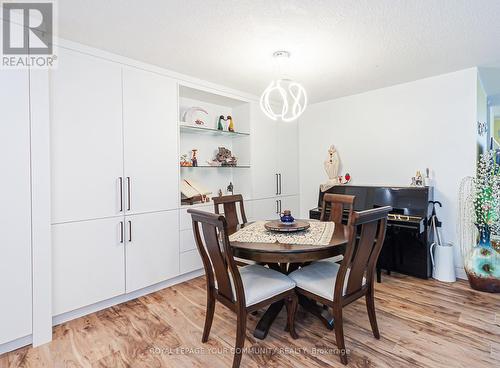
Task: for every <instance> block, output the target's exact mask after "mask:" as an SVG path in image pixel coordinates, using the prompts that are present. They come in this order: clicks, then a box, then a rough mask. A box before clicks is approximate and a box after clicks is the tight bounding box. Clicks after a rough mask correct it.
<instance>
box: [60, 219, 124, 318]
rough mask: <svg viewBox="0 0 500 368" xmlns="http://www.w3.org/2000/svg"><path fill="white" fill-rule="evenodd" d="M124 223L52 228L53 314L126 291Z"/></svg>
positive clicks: (112, 221) (110, 221)
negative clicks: (122, 230)
mask: <svg viewBox="0 0 500 368" xmlns="http://www.w3.org/2000/svg"><path fill="white" fill-rule="evenodd" d="M123 221H124V219H123V217H115V218H108V219H101V220H93V221H81V222H72V223H67V224H58V225H52V278H53V279H52V286H53V315H58V314H61V313H64V312H68V311H71V310H74V309H77V308H80V307H83V306H86V305H89V304H93V303H96V302H99V301H101V300H105V299H109V298H112V297H114V296H117V295H120V294H123V293H124V292H125V268H124V264H125V249H124V247H125V244H124V243H122V242H121V241H122V232H121V225H122V223H123ZM123 240H124V239H123Z"/></svg>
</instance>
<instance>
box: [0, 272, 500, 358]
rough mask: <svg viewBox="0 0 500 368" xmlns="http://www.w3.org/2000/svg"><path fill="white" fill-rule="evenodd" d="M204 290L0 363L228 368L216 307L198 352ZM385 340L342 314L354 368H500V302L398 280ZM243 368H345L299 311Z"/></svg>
mask: <svg viewBox="0 0 500 368" xmlns="http://www.w3.org/2000/svg"><path fill="white" fill-rule="evenodd" d="M204 287H205V281H204V278H197V279H194V280H191V281H188V282H185V283H183V284H180V285H177V286H174V287H170V288H168V289H164V290H162V291H159V292H157V293H154V294H150V295H147V296H145V297H142V298H139V299H136V300H133V301H130V302H127V303H124V304H121V305H118V306H116V307H112V308H108V309H106V310H103V311H100V312H97V313H94V314H91V315H89V316H86V317H82V318H79V319H76V320H73V321H70V322H68V323H64V324H62V325H59V326H56V327H54V340H53V341H52V342H51V343H50V344H46V345H44V346H41V347H38V348H29V347H27V348H22V349H19V350H16V351H14V352H11V353H8V354H4V355H2V356H0V367H204V368H206V367H230V366H231V362H232V354H231V352H230V350H231V348H232V347H233V346H234V338H235V326H236V318H235V315H234V314H233V313H231V312H230V311H229V310H227V309H226V308H225V307H223V306H221V305H220V304H217V307H216V311H215V317H214V323H213V326H212V332H211V334H210V339H209V341H208V343H207V344H202V343H201V334H202V329H203V322H204V316H205V288H204ZM375 296H376V301H375V304H376V309H377V317H378V323H379V328H380V333H381V339H380V340H375V339H374V338H373V335H372V333H371V330H370V324H369V321H368V316H367V314H366V307H365V304H364V301H362V300H359V301H357V302H356V303H353V304H351V305H350V306H348V307H347V308H346V309H345V317H344V333H345V335H346V346H347V348H348V349H349V350H350V352H349V365H348V366H350V367H432V368H436V367H446V368H449V367H474V368H481V367H500V295H498V294H497V295H493V294H486V293H479V292H476V291H473V290H471V289H470V288H469V286H468V284H467V282H465V281H459V282H456V283H454V284H453V285H449V284H445V283H440V282H437V281H433V280H428V281H425V280H419V279H415V278H412V277H407V276H403V275H398V274H393V275H392V276H389V277H384V278H383V283H382V284H377V285H376V293H375ZM261 315H262V311H261V312H259V314H258V315H257V316H250V318H249V321H248V329H247V339H246V341H245V348H246V349H247V351H246V352H245V353H244V354H243V359H242V364H241V367H264V366H266V367H325V366H330V367H343V365H342V364H341V363H340V361H339V358H338V356H336V355H335V354H334V353H335V348H336V346H335V336H334V334H333V331H328V330H326V329H325V328H324V327H323V325H321V324H320V322H319V321H318V320H316V319H315V318H314V317H313V316H311V315H309V314H306V313H305V312H304V311H303V310H301V309H299V312H298V315H297V319H296V320H297V332H298V333H299V335H300V338H299V339H298V340H293V339H291V338H290V337H289V335H288V333H285V332H284V331H283V328H284V326H285V317H286V315H285V313H284V311H282V313H281V314H280V316H279V317H278V319H277V320H276V322H275V323H274V325H273V327H272V329H271V331H270V333H269V336H268V337H267V338H266V339H265V340H264V341H260V340H257V339H255V338H254V337H253V335H252V332H253V328H254V327H255V325H256V323H257V321H258V318H259V317H260V316H261Z"/></svg>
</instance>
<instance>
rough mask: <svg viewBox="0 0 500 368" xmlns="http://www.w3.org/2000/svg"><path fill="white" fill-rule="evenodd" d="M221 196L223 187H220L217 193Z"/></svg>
mask: <svg viewBox="0 0 500 368" xmlns="http://www.w3.org/2000/svg"><path fill="white" fill-rule="evenodd" d="M217 194H218V195H219V197H222V189H219V192H218V193H217Z"/></svg>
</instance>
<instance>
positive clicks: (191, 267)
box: [180, 249, 203, 274]
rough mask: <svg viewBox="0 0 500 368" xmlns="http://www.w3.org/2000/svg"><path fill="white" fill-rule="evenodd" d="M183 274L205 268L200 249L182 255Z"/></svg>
mask: <svg viewBox="0 0 500 368" xmlns="http://www.w3.org/2000/svg"><path fill="white" fill-rule="evenodd" d="M180 259H181V274H184V273H188V272H191V271H196V270H199V269H202V268H203V261H202V260H201V256H200V253H199V252H198V249H195V250H190V251H189V252H184V253H181V257H180Z"/></svg>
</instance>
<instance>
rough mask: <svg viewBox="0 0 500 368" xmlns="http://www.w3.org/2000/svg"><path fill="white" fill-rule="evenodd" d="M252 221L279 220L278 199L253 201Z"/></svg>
mask: <svg viewBox="0 0 500 368" xmlns="http://www.w3.org/2000/svg"><path fill="white" fill-rule="evenodd" d="M252 209H253V215H252V220H253V221H257V220H276V219H278V217H279V216H278V210H279V202H278V198H267V199H259V200H255V201H252Z"/></svg>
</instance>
